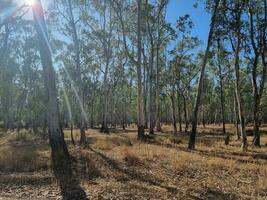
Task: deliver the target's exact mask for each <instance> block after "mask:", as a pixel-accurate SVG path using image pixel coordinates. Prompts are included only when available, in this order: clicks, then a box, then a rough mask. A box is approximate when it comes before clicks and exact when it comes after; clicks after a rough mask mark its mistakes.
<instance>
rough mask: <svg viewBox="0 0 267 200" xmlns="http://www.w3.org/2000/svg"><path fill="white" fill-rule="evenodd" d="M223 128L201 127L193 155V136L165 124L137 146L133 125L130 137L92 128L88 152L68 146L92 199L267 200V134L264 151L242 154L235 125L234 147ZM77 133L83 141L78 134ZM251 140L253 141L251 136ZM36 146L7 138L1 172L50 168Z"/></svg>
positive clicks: (0, 154)
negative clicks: (190, 141) (189, 146)
mask: <svg viewBox="0 0 267 200" xmlns="http://www.w3.org/2000/svg"><path fill="white" fill-rule="evenodd" d="M220 128H221V127H218V126H212V125H208V126H207V127H206V128H205V129H204V128H203V127H200V128H199V132H200V134H199V135H198V138H197V144H196V150H194V151H188V150H187V142H188V135H187V134H185V133H183V134H178V135H177V136H173V135H172V134H171V129H172V127H170V126H163V131H164V133H156V136H155V137H154V140H152V141H150V143H149V144H148V143H140V142H138V141H137V140H136V132H133V131H132V127H131V131H129V132H128V133H123V132H121V130H116V133H111V134H110V135H104V134H101V133H99V132H98V131H97V130H88V131H87V132H86V134H87V140H88V148H81V147H79V146H76V147H74V146H72V145H69V149H70V152H71V154H72V156H73V157H75V159H76V162H75V169H76V171H75V176H77V177H79V179H80V181H81V185H82V187H83V188H84V190H85V191H86V192H87V193H88V194H90V199H185V200H193V199H198V200H201V199H203V200H204V199H219V200H220V199H255V200H256V199H257V200H258V199H260V200H263V199H267V146H265V144H266V143H267V136H266V135H263V136H262V144H263V146H262V148H261V149H252V147H251V146H250V147H249V150H248V151H247V152H242V151H241V149H240V141H236V140H235V137H234V136H233V134H234V127H232V126H230V125H227V131H229V132H230V133H231V134H232V136H231V142H230V145H229V146H225V145H224V141H223V136H222V135H221V132H220ZM265 129H266V130H267V128H266V127H265ZM74 132H75V138H76V139H77V140H78V139H79V131H78V130H75V131H74ZM65 136H66V138H68V137H69V133H68V131H66V133H65ZM248 139H249V142H250V143H251V140H252V137H249V138H248ZM21 140H23V142H21ZM34 143H35V140H29V139H26V140H24V139H20V140H16V137H15V136H14V135H12V134H9V136H2V137H1V138H0V144H1V147H0V169H1V170H2V169H4V168H5V167H6V166H13V168H9V169H8V170H9V171H12V170H13V171H17V170H19V169H20V166H22V169H24V171H27V170H28V171H30V170H33V171H38V170H40V169H41V168H43V167H42V165H44V166H48V167H49V165H48V164H47V160H49V158H46V156H47V155H48V152H49V151H48V149H47V148H44V147H42V146H43V145H33V144H34ZM29 144H30V145H29ZM46 145H47V144H46ZM23 149H24V150H25V151H23ZM14 152H15V153H14ZM40 158H42V159H40ZM42 161H44V163H43V164H40V163H42ZM2 163H4V164H2ZM39 164H40V165H39ZM27 166H35V167H34V168H31V169H30V170H29V169H27ZM44 168H45V167H44ZM1 170H0V171H1ZM6 170H7V169H6ZM0 178H1V177H0Z"/></svg>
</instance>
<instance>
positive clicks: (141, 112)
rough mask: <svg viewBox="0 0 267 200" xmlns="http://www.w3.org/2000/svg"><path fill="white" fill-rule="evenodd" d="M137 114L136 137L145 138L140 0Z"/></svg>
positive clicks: (139, 12) (139, 4)
mask: <svg viewBox="0 0 267 200" xmlns="http://www.w3.org/2000/svg"><path fill="white" fill-rule="evenodd" d="M137 13H138V14H137V15H138V16H137V51H138V52H137V57H138V60H137V116H138V139H139V140H144V139H145V130H144V125H145V124H144V104H143V94H142V60H141V59H142V34H141V19H142V1H141V0H137Z"/></svg>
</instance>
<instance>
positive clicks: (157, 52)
mask: <svg viewBox="0 0 267 200" xmlns="http://www.w3.org/2000/svg"><path fill="white" fill-rule="evenodd" d="M157 25H158V27H157V29H158V40H157V51H156V62H157V63H156V129H157V131H158V132H161V131H162V129H161V125H160V106H159V103H160V102H159V101H160V96H159V95H160V94H159V93H160V91H159V90H160V89H159V81H160V79H159V78H160V64H159V49H160V35H161V34H160V28H159V25H160V17H159V16H158V22H157Z"/></svg>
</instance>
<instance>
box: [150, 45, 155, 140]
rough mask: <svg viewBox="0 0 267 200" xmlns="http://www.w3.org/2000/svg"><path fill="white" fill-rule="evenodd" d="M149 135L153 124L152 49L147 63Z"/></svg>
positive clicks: (151, 132)
mask: <svg viewBox="0 0 267 200" xmlns="http://www.w3.org/2000/svg"><path fill="white" fill-rule="evenodd" d="M149 65H150V66H149V134H152V135H153V134H154V123H153V101H152V98H153V91H152V90H153V65H154V47H153V45H152V47H151V57H150V62H149Z"/></svg>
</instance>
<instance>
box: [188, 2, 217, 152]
mask: <svg viewBox="0 0 267 200" xmlns="http://www.w3.org/2000/svg"><path fill="white" fill-rule="evenodd" d="M219 4H220V0H216V1H215V4H214V8H213V12H212V17H211V24H210V30H209V36H208V41H207V47H206V51H205V55H204V58H203V63H202V66H201V72H200V77H199V82H198V91H197V96H196V100H195V105H194V111H193V119H192V131H191V133H190V139H189V143H188V148H189V149H195V140H196V131H197V121H198V119H197V117H198V109H199V105H200V99H201V96H202V92H203V90H202V89H203V81H204V76H205V69H206V64H207V60H208V56H209V51H210V46H211V43H212V37H213V30H214V27H215V23H216V20H217V11H218V7H219Z"/></svg>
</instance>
